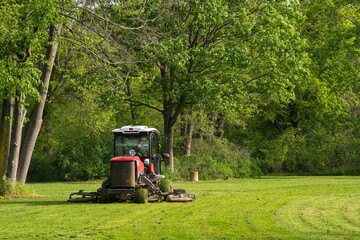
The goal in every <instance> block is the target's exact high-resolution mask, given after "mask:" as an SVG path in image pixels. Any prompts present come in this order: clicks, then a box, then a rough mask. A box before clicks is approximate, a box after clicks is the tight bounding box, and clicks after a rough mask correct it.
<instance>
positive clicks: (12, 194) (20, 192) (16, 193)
mask: <svg viewBox="0 0 360 240" xmlns="http://www.w3.org/2000/svg"><path fill="white" fill-rule="evenodd" d="M33 195H34V193H33V192H32V191H31V190H30V189H29V188H27V187H26V186H25V185H23V184H21V183H19V182H17V183H16V184H13V183H12V182H11V180H10V179H9V178H7V177H6V175H3V176H2V177H1V179H0V196H1V197H4V198H21V197H30V196H33Z"/></svg>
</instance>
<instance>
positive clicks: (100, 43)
mask: <svg viewBox="0 0 360 240" xmlns="http://www.w3.org/2000/svg"><path fill="white" fill-rule="evenodd" d="M359 9H360V5H359V4H358V3H357V2H356V1H351V0H339V1H292V0H291V1H289V0H287V1H283V0H275V1H255V0H246V1H231V0H229V1H224V0H207V1H205V0H204V1H203V0H186V1H169V0H156V1H143V0H135V1H117V0H115V1H107V0H96V1H91V0H87V1H55V0H54V1H37V0H32V1H11V0H7V1H4V2H3V3H1V4H0V20H1V21H0V30H1V31H0V46H1V47H0V97H1V99H2V100H3V101H2V105H1V107H2V118H1V129H0V130H1V131H0V133H1V134H0V140H1V143H2V144H1V146H2V148H1V151H0V160H1V161H0V173H3V172H4V171H5V170H7V174H8V175H9V176H11V175H12V176H13V178H14V181H15V180H16V179H17V180H21V181H22V182H25V179H26V176H27V171H28V170H27V169H28V168H29V171H30V172H29V174H30V178H31V176H33V179H34V180H41V179H46V178H51V177H53V178H56V179H55V180H57V179H63V180H75V179H86V178H88V177H90V176H91V175H96V173H95V172H96V171H100V172H103V173H104V174H105V173H106V171H107V168H106V162H107V161H108V159H107V158H109V157H110V155H111V152H112V149H111V148H112V145H111V144H109V142H111V138H112V137H111V129H112V128H116V127H121V126H122V125H130V124H144V125H149V126H151V127H156V128H158V129H159V130H160V131H161V132H162V133H163V135H164V137H163V143H162V148H163V151H164V152H167V153H169V154H170V159H169V161H168V162H166V163H165V165H166V166H168V167H170V169H171V171H170V172H174V170H175V173H172V174H176V172H178V174H184V175H185V174H186V171H187V170H189V169H191V168H192V167H191V166H197V167H198V168H208V169H214V170H213V171H212V170H211V171H210V170H209V171H208V174H209V176H210V175H211V176H212V177H213V178H216V177H219V176H220V177H224V176H228V177H241V176H250V175H256V174H260V172H263V173H269V172H290V173H312V174H320V173H321V174H327V173H351V171H354V170H351V169H360V165H359V163H360V162H359V157H358V145H359V143H360V138H359V137H358V133H359V130H360V129H359V127H358V126H359V124H358V122H359V119H358V109H359V106H358V99H359V87H360V86H359V84H358V79H359V36H360V24H359V23H360V21H359V20H360V18H359V17H360V11H359ZM35 126H36V127H35ZM29 129H30V130H29ZM31 129H38V130H36V131H32V130H31ZM30 136H31V137H30ZM191 140H194V141H191ZM36 141H37V142H38V143H37V144H36V146H35V142H36ZM192 143H193V144H192ZM205 144H210V145H212V146H213V149H207V150H204V151H207V152H208V153H209V154H208V155H204V154H203V153H202V152H201V151H199V149H206V148H205V147H204V146H203V145H205ZM31 146H34V147H35V148H34V147H31ZM211 151H214V152H211ZM216 151H220V152H223V153H224V154H223V155H221V154H217V153H216ZM229 151H230V152H233V153H234V159H232V160H231V159H228V158H231V157H230V155H231V154H230V153H229V154H227V153H228V152H229ZM189 156H194V157H193V158H191V157H190V158H189ZM222 158H226V160H224V159H222ZM30 159H33V161H32V163H31V164H30ZM56 159H61V160H59V161H57V160H56ZM191 159H192V160H191ZM14 163H15V165H14ZM29 164H30V166H29ZM17 165H19V167H18V166H17ZM42 165H46V166H51V168H50V169H52V170H49V172H51V171H53V173H54V174H50V173H49V174H45V175H44V174H42V175H41V174H39V172H40V171H41V169H43V166H42ZM24 166H25V167H24ZM226 166H227V167H226ZM230 166H231V167H230ZM23 169H25V170H23ZM176 169H178V170H176ZM246 169H247V170H246ZM198 170H199V169H198ZM216 172H218V175H216ZM356 172H357V170H356ZM15 173H18V175H19V176H20V175H21V176H22V177H20V178H19V177H16V176H15V177H14V174H15ZM15 175H16V174H15ZM52 180H54V179H52Z"/></svg>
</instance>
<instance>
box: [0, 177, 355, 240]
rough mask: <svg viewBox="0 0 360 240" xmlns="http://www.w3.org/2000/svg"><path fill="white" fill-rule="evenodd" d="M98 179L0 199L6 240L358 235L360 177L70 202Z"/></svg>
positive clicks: (0, 234) (223, 185)
mask: <svg viewBox="0 0 360 240" xmlns="http://www.w3.org/2000/svg"><path fill="white" fill-rule="evenodd" d="M100 184H101V182H96V183H44V184H43V183H41V184H40V183H39V184H29V186H30V187H31V188H32V189H33V190H34V191H35V192H36V193H37V194H38V195H42V196H47V197H45V198H31V199H15V200H0V238H1V239H35V238H36V239H71V238H74V239H360V177H262V178H261V179H236V180H227V181H210V182H197V183H189V182H188V183H181V182H175V184H174V185H175V188H185V189H187V190H188V191H189V192H194V193H195V194H196V197H197V199H196V201H195V202H189V203H167V202H163V203H148V204H136V203H111V204H97V203H96V204H94V203H67V202H66V200H67V199H68V195H69V194H70V193H72V192H76V191H78V190H79V189H84V190H86V191H95V190H96V189H97V188H98V187H99V186H100Z"/></svg>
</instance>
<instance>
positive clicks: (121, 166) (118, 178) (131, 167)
mask: <svg viewBox="0 0 360 240" xmlns="http://www.w3.org/2000/svg"><path fill="white" fill-rule="evenodd" d="M110 167H111V171H110V178H111V184H110V186H111V188H121V187H125V188H126V187H135V184H136V181H135V171H136V167H135V162H134V161H129V162H126V161H114V162H111V166H110Z"/></svg>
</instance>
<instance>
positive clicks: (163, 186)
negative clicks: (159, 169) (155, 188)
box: [159, 178, 173, 192]
mask: <svg viewBox="0 0 360 240" xmlns="http://www.w3.org/2000/svg"><path fill="white" fill-rule="evenodd" d="M159 187H160V191H161V192H172V191H173V186H172V182H171V181H170V180H168V179H165V178H163V179H161V180H160V182H159Z"/></svg>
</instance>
